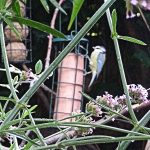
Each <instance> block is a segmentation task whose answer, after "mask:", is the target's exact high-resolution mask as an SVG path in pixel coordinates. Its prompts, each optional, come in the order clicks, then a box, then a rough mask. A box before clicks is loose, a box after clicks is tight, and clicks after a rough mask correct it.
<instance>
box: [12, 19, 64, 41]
mask: <svg viewBox="0 0 150 150" xmlns="http://www.w3.org/2000/svg"><path fill="white" fill-rule="evenodd" d="M10 19H11V20H12V21H16V22H19V23H20V24H25V25H27V26H30V27H32V28H35V29H37V30H40V31H43V32H45V33H49V34H52V35H54V36H56V37H61V38H65V35H64V34H63V33H61V32H59V31H58V30H55V29H52V28H50V27H49V26H47V25H45V24H42V23H40V22H37V21H33V20H31V19H27V18H23V17H16V16H15V17H12V18H10Z"/></svg>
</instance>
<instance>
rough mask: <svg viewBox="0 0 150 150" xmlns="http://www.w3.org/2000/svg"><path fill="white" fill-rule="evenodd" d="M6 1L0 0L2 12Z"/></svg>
mask: <svg viewBox="0 0 150 150" xmlns="http://www.w3.org/2000/svg"><path fill="white" fill-rule="evenodd" d="M5 4H6V0H0V10H2V9H3V8H4V7H5Z"/></svg>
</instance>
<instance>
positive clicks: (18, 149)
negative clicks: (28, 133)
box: [13, 135, 20, 150]
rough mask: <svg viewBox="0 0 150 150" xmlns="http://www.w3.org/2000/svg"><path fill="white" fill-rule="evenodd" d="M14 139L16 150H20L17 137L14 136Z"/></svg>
mask: <svg viewBox="0 0 150 150" xmlns="http://www.w3.org/2000/svg"><path fill="white" fill-rule="evenodd" d="M13 139H14V144H15V150H20V148H19V145H18V141H17V137H16V136H15V135H13Z"/></svg>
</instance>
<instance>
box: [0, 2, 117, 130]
mask: <svg viewBox="0 0 150 150" xmlns="http://www.w3.org/2000/svg"><path fill="white" fill-rule="evenodd" d="M115 1H116V0H108V1H107V2H106V3H104V4H103V5H102V6H101V7H100V8H99V9H98V10H97V11H96V13H95V14H94V15H93V16H92V17H91V18H90V19H89V20H88V22H87V23H86V24H85V25H84V26H83V27H82V28H81V30H80V31H79V32H78V34H76V36H75V37H74V39H73V40H72V41H71V42H70V43H69V44H68V45H67V46H66V47H65V49H64V50H63V51H62V52H61V53H60V54H59V55H58V56H57V58H56V59H55V60H54V61H53V62H52V63H51V65H50V66H49V67H48V68H47V69H46V70H45V71H44V72H43V74H42V75H41V77H40V78H39V79H38V81H37V82H36V83H35V84H34V86H32V87H31V88H30V89H29V90H28V91H27V92H26V93H25V94H24V95H23V97H22V98H21V99H20V101H19V102H20V103H27V102H28V101H29V99H30V98H31V97H32V95H33V94H34V93H35V92H36V91H37V89H38V88H39V87H40V85H41V84H43V83H44V81H45V80H46V79H47V78H48V76H49V75H50V74H51V73H52V72H53V71H54V70H55V69H56V68H57V66H58V65H59V64H60V62H61V61H62V60H63V58H64V57H65V56H66V55H67V54H68V53H69V52H71V51H72V50H73V48H74V47H75V46H76V45H77V44H78V43H79V42H80V40H81V38H83V37H84V36H85V35H86V33H87V32H88V31H89V30H90V29H91V28H92V27H93V26H94V24H95V23H96V22H97V21H98V20H99V19H100V18H101V17H102V16H103V14H104V13H105V11H106V10H107V9H108V8H109V7H110V6H111V5H112V4H113V3H114V2H115ZM18 111H19V107H18V106H17V105H16V106H15V107H14V108H13V109H12V111H11V113H9V114H8V116H7V117H6V118H5V120H4V122H3V123H2V124H1V127H0V129H1V130H2V129H3V128H5V124H6V123H7V122H9V121H11V120H12V119H13V118H14V117H15V116H16V115H17V113H18Z"/></svg>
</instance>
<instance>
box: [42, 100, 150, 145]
mask: <svg viewBox="0 0 150 150" xmlns="http://www.w3.org/2000/svg"><path fill="white" fill-rule="evenodd" d="M146 107H150V102H148V103H145V102H143V103H142V104H141V105H139V106H136V107H134V108H133V109H134V111H135V112H140V110H142V109H145V108H146ZM127 113H129V112H128V110H126V109H124V110H123V111H122V113H121V114H122V115H127ZM112 118H114V119H115V120H116V118H118V116H117V115H113V116H112V117H110V118H108V119H105V120H102V119H100V120H98V121H96V122H95V123H94V124H101V125H103V124H108V123H110V122H113V121H112ZM64 130H65V131H66V130H68V131H67V132H66V134H67V136H69V137H70V138H72V137H73V136H75V135H77V132H75V130H73V129H72V128H67V129H64ZM65 137H66V136H65V135H64V133H62V132H58V133H55V134H53V135H50V136H48V137H46V138H45V142H46V143H47V145H50V144H53V143H55V142H57V141H58V139H60V138H61V139H62V140H63V139H64V138H65Z"/></svg>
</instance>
